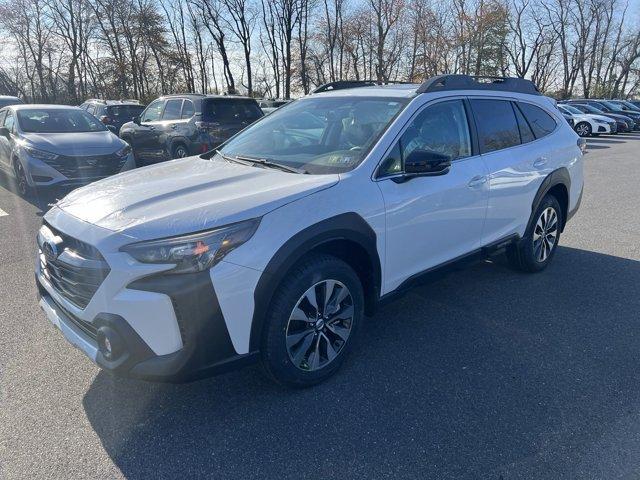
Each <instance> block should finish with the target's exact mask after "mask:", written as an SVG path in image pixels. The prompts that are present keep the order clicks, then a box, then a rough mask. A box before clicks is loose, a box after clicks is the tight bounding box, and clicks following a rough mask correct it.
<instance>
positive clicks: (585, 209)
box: [0, 133, 640, 479]
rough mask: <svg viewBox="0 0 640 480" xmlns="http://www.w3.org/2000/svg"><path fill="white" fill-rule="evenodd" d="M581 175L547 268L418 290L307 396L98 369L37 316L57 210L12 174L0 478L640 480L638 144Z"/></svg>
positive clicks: (4, 260) (607, 141) (463, 277)
mask: <svg viewBox="0 0 640 480" xmlns="http://www.w3.org/2000/svg"><path fill="white" fill-rule="evenodd" d="M585 175H586V190H585V195H584V198H583V202H582V207H581V209H580V211H579V212H578V214H577V215H576V216H575V217H574V219H573V221H572V222H571V223H570V224H569V225H568V227H567V229H566V231H565V233H564V235H563V236H562V238H561V241H560V244H561V248H560V249H559V250H558V252H557V256H556V258H555V260H554V262H553V263H552V265H551V266H550V267H549V268H548V269H547V270H546V271H545V272H543V273H541V274H537V275H524V274H519V273H516V272H514V271H512V270H510V269H509V268H508V267H507V266H506V265H505V262H504V261H503V259H502V258H500V257H498V258H496V259H495V260H494V261H487V262H485V263H482V264H478V265H476V266H474V267H472V268H470V269H468V270H464V271H460V272H453V273H451V274H449V275H448V276H447V277H445V278H443V279H441V280H439V281H437V282H434V283H431V284H428V285H425V286H423V287H420V288H417V289H415V290H413V291H411V292H410V293H408V294H407V295H406V296H404V297H402V298H401V299H400V300H398V301H396V302H394V303H392V304H389V305H387V306H385V307H384V308H383V309H382V310H381V311H380V312H379V313H378V314H377V315H376V316H375V317H374V318H371V319H369V321H368V326H367V328H366V329H364V330H363V335H362V336H361V338H360V342H359V344H358V345H357V347H356V348H355V350H354V352H353V354H352V356H351V358H350V360H349V361H348V362H347V363H346V364H345V366H344V368H343V369H342V371H341V372H340V373H339V374H338V375H337V376H335V377H334V378H332V379H330V380H329V381H328V382H326V383H324V384H322V385H320V386H318V387H315V388H312V389H309V390H304V391H290V390H284V389H281V388H278V387H277V386H274V385H273V384H271V383H270V382H269V381H268V380H266V379H265V378H264V377H263V376H262V374H261V372H260V370H259V369H258V368H257V367H250V368H246V369H244V370H241V371H238V372H233V373H229V374H225V375H222V376H218V377H215V378H212V379H208V380H203V381H200V382H197V383H192V384H188V385H160V384H150V383H144V382H138V381H132V380H123V379H119V378H113V377H111V376H109V375H107V374H105V373H103V372H101V371H100V370H99V369H98V368H97V367H95V366H94V365H92V364H91V363H90V362H89V361H88V360H87V359H86V358H85V357H84V356H83V355H82V354H81V353H80V352H79V351H76V350H74V349H73V348H71V347H70V345H69V344H67V342H66V341H65V340H64V339H63V338H62V336H61V335H60V334H59V333H58V332H57V331H56V330H55V329H54V328H53V327H51V326H50V325H49V324H48V322H47V321H46V319H45V317H44V314H43V313H42V312H41V311H40V309H39V307H38V306H37V304H36V300H35V287H34V283H33V273H32V264H33V262H34V249H35V244H34V238H35V234H36V231H37V228H38V227H39V224H40V221H41V216H42V215H43V211H45V210H46V204H47V203H48V202H49V201H51V200H52V199H40V200H34V201H33V202H32V203H28V202H25V201H24V200H21V199H20V198H18V197H17V196H16V195H14V194H13V193H11V192H10V191H9V190H8V183H7V181H6V180H4V179H1V180H0V478H3V479H14V478H54V477H55V478H92V479H95V478H121V477H125V478H132V479H146V478H192V477H208V478H215V479H225V478H233V479H247V478H257V479H264V478H269V479H284V478H294V479H314V478H324V479H330V478H340V479H353V478H367V479H378V478H421V479H423V478H463V479H466V478H468V479H477V478H487V479H538V478H544V479H563V478H567V479H578V478H579V479H591V478H594V479H612V478H629V479H631V478H640V369H639V368H638V365H639V363H640V313H639V312H640V198H639V192H640V187H639V186H640V134H637V133H636V134H627V135H620V136H618V137H601V138H597V139H591V140H589V153H588V155H587V156H586V159H585ZM3 213H5V214H6V215H2V214H3Z"/></svg>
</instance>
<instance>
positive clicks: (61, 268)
mask: <svg viewBox="0 0 640 480" xmlns="http://www.w3.org/2000/svg"><path fill="white" fill-rule="evenodd" d="M44 226H45V227H46V228H48V229H49V230H50V231H51V233H53V235H54V236H55V237H56V239H58V240H57V242H56V250H57V254H53V253H52V252H51V251H50V249H48V247H47V246H46V245H45V243H46V242H45V243H42V244H41V242H40V241H39V242H38V243H39V249H38V255H39V259H40V269H41V271H42V274H43V275H44V277H45V278H46V279H47V280H48V281H49V283H50V284H51V286H52V287H53V288H54V289H55V290H56V292H58V293H59V294H60V295H61V296H62V297H64V298H65V299H67V300H69V302H71V303H72V304H74V305H75V306H76V307H78V308H85V307H86V306H87V305H88V304H89V302H90V301H91V299H92V298H93V295H94V294H95V293H96V290H98V288H99V287H100V285H101V284H102V282H103V281H104V279H105V278H106V276H107V275H108V274H109V271H110V269H109V266H108V264H107V262H106V261H105V260H104V258H103V257H102V255H101V254H100V252H98V250H97V249H96V248H94V247H92V246H91V245H89V244H87V243H85V242H83V241H82V240H78V239H76V238H73V237H70V236H68V235H65V234H64V233H62V232H60V231H59V230H56V229H55V228H53V227H51V226H50V225H48V224H46V223H45V225H44Z"/></svg>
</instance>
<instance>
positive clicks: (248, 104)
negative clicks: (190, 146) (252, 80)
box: [202, 98, 263, 122]
mask: <svg viewBox="0 0 640 480" xmlns="http://www.w3.org/2000/svg"><path fill="white" fill-rule="evenodd" d="M262 116H263V114H262V110H260V107H259V106H258V103H257V102H256V101H255V100H250V99H226V98H220V99H218V98H208V99H205V100H204V101H203V102H202V117H203V119H204V120H205V121H208V122H211V121H212V122H253V121H254V120H257V119H258V118H260V117H262Z"/></svg>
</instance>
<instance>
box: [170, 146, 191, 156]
mask: <svg viewBox="0 0 640 480" xmlns="http://www.w3.org/2000/svg"><path fill="white" fill-rule="evenodd" d="M188 156H189V150H187V147H186V146H185V145H183V144H182V143H179V144H177V145H176V146H175V147H173V154H172V157H173V158H184V157H188Z"/></svg>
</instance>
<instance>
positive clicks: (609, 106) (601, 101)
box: [600, 100, 622, 110]
mask: <svg viewBox="0 0 640 480" xmlns="http://www.w3.org/2000/svg"><path fill="white" fill-rule="evenodd" d="M600 103H601V104H602V105H604V106H605V107H607V108H610V109H611V110H622V108H620V105H616V104H615V103H611V102H606V101H604V100H600Z"/></svg>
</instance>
